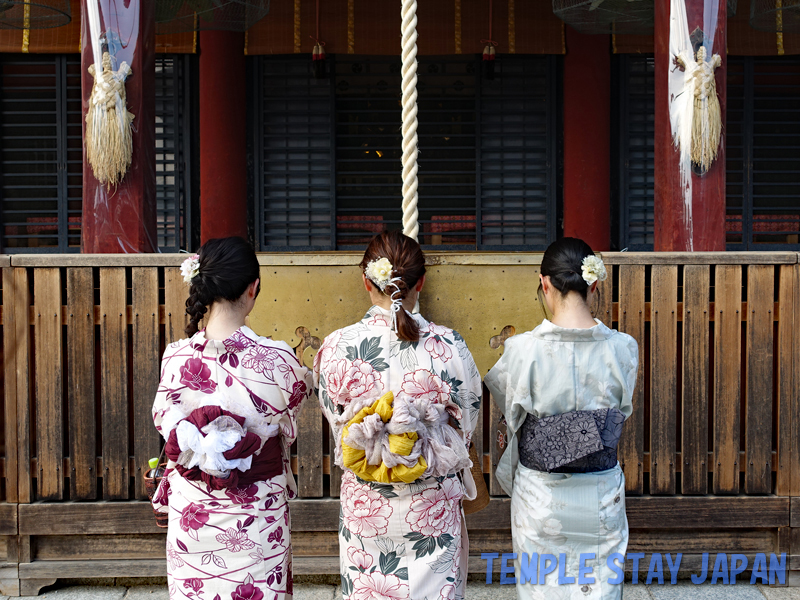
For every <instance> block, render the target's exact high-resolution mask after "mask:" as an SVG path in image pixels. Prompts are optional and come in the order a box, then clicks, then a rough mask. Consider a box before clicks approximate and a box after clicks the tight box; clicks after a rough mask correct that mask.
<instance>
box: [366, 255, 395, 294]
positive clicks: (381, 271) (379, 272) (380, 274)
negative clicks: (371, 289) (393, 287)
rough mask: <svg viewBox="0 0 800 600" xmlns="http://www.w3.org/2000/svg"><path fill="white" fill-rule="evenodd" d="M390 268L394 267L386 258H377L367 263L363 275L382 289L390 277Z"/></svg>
mask: <svg viewBox="0 0 800 600" xmlns="http://www.w3.org/2000/svg"><path fill="white" fill-rule="evenodd" d="M392 270H394V267H393V266H392V263H390V262H389V259H388V258H379V259H377V260H373V261H370V262H368V263H367V268H366V269H364V275H366V276H367V279H369V280H370V281H371V282H372V283H374V284H375V285H377V286H378V287H379V288H380V289H381V291H383V290H384V289H385V288H386V285H387V284H388V283H389V282H390V281H391V279H392Z"/></svg>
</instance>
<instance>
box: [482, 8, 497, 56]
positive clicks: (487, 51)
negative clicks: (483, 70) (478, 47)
mask: <svg viewBox="0 0 800 600" xmlns="http://www.w3.org/2000/svg"><path fill="white" fill-rule="evenodd" d="M492 13H493V11H492V0H489V37H488V39H485V40H481V44H486V47H485V48H484V49H483V60H494V56H495V50H494V49H495V47H496V46H497V42H496V41H494V40H493V39H492Z"/></svg>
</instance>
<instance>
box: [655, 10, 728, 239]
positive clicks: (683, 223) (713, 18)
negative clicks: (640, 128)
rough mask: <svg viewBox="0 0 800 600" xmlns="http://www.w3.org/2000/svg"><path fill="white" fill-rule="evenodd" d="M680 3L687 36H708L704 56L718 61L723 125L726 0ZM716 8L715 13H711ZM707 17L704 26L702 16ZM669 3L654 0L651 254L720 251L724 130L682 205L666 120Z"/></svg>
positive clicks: (675, 156) (675, 157)
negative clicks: (709, 41)
mask: <svg viewBox="0 0 800 600" xmlns="http://www.w3.org/2000/svg"><path fill="white" fill-rule="evenodd" d="M678 1H679V2H685V6H686V18H687V20H688V24H689V28H688V30H689V33H690V34H694V35H695V36H696V37H697V38H698V39H699V36H700V31H702V32H704V33H705V35H706V37H707V38H710V36H711V35H712V34H713V36H714V44H713V48H712V51H711V52H710V53H709V59H710V58H711V55H713V54H719V55H720V56H721V57H722V66H720V67H719V68H717V70H716V73H715V75H716V88H717V94H718V96H719V102H720V108H721V110H722V123H723V124H724V123H725V105H726V101H725V100H726V94H725V87H726V81H727V78H726V72H727V54H726V52H725V49H726V39H727V27H726V19H727V3H726V2H725V0H678ZM717 3H718V9H717V14H716V15H713V14H711V13H712V9H713V7H714V6H715V5H716V4H717ZM706 13H708V16H707V17H706V20H705V22H704V14H706ZM669 37H670V0H656V10H655V61H656V64H655V77H656V102H655V110H656V114H655V237H654V242H655V243H654V246H655V250H656V251H664V252H669V251H690V250H692V251H724V250H725V130H724V127H723V133H722V140H721V142H720V147H719V152H718V154H717V159H716V161H715V162H714V163H713V164H712V165H711V168H710V169H709V170H708V171H707V172H706V173H704V174H702V175H697V174H693V175H692V176H691V183H692V185H691V202H687V201H685V195H684V194H685V190H683V189H682V186H681V180H680V160H679V152H678V150H677V149H676V147H675V145H674V144H673V141H672V139H673V135H672V129H671V126H670V119H669V97H670V90H669V74H670V71H671V70H672V69H674V68H675V66H674V65H673V62H672V61H673V58H674V57H673V56H671V55H670V49H669Z"/></svg>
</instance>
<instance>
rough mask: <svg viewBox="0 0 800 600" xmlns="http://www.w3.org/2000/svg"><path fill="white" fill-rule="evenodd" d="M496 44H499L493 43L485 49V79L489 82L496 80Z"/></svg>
mask: <svg viewBox="0 0 800 600" xmlns="http://www.w3.org/2000/svg"><path fill="white" fill-rule="evenodd" d="M496 44H497V42H491V43H489V44H487V45H486V47H485V48H484V49H483V77H484V79H488V80H489V81H492V80H493V79H494V59H495V50H494V45H496Z"/></svg>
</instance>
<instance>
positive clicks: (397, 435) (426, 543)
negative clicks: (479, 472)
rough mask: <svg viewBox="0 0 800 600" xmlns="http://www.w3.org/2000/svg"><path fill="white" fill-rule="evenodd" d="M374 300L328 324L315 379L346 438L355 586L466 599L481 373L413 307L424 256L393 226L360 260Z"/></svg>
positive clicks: (340, 458)
mask: <svg viewBox="0 0 800 600" xmlns="http://www.w3.org/2000/svg"><path fill="white" fill-rule="evenodd" d="M361 269H362V271H363V281H364V286H365V288H366V290H367V292H368V293H369V296H370V299H371V302H372V307H371V308H369V310H368V311H367V313H366V314H365V315H364V318H363V319H361V321H359V322H358V323H355V324H353V325H350V326H348V327H345V328H343V329H340V330H338V331H335V332H334V333H332V334H331V335H329V336H328V337H327V338H326V339H325V342H324V343H323V344H322V347H321V348H320V350H319V353H318V354H317V356H316V359H315V361H314V382H315V384H317V385H318V387H319V400H320V404H321V406H322V410H323V412H324V414H325V416H326V417H327V419H328V421H329V422H330V425H331V429H332V431H333V435H334V437H335V440H336V457H335V459H336V464H338V465H339V466H340V467H343V468H344V469H345V471H344V475H343V476H342V486H341V516H340V520H339V556H340V562H341V575H342V593H343V595H344V597H345V598H352V599H354V600H368V599H371V598H397V599H400V598H428V600H434V599H437V598H442V599H444V600H454V599H460V598H463V596H464V583H465V580H466V575H467V568H466V565H467V558H468V554H469V551H468V550H469V546H468V538H467V530H466V526H465V523H464V515H463V512H462V509H461V500H462V498H465V497H466V498H474V497H475V483H474V481H473V480H472V475H471V473H470V470H469V467H470V465H471V462H470V460H469V453H468V448H469V444H470V438H471V436H472V432H473V430H474V429H475V425H476V422H477V417H478V415H479V414H480V413H479V409H480V401H481V390H482V387H481V379H480V375H479V373H478V369H477V367H476V366H475V361H474V360H473V359H472V355H471V354H470V352H469V350H468V349H467V345H466V344H465V343H464V340H463V338H462V337H461V336H460V335H459V334H458V333H457V332H455V331H453V330H452V329H449V328H447V327H443V326H441V325H436V324H434V323H431V322H430V321H427V320H426V319H424V318H423V317H422V316H421V315H419V314H412V313H411V310H412V309H413V308H414V305H415V303H416V301H417V298H418V296H419V292H420V291H421V290H422V287H423V285H424V284H425V257H424V255H423V253H422V250H421V249H420V247H419V244H417V242H415V241H414V240H412V239H411V238H408V237H406V236H404V235H403V234H402V233H400V232H397V231H394V232H384V233H381V234H379V235H378V236H376V237H375V238H374V239H373V240H372V242H371V243H370V244H369V246H368V248H367V251H366V253H365V254H364V259H363V260H362V261H361Z"/></svg>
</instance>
